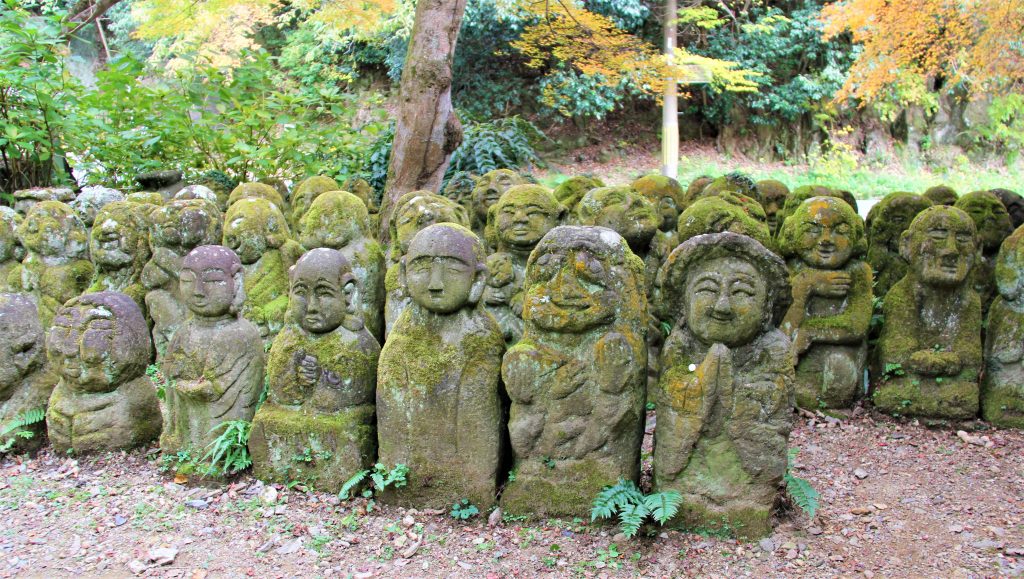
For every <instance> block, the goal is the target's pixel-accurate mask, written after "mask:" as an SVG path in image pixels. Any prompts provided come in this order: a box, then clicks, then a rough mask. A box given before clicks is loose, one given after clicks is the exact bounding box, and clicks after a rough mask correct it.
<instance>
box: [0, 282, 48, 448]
mask: <svg viewBox="0 0 1024 579" xmlns="http://www.w3.org/2000/svg"><path fill="white" fill-rule="evenodd" d="M45 339H46V334H45V332H44V331H43V326H42V324H40V323H39V312H38V310H37V308H36V304H35V301H34V300H33V299H32V298H31V297H30V296H28V295H25V294H4V293H0V424H4V425H7V424H11V423H12V422H14V421H15V420H16V419H17V418H18V417H19V416H24V415H25V413H26V412H29V411H39V410H43V411H45V410H46V405H47V401H48V400H49V399H50V393H51V392H52V391H53V387H54V386H55V385H56V384H57V380H58V379H59V378H58V375H57V374H56V372H55V371H54V368H53V366H52V365H51V364H49V363H48V362H47V358H46V342H45ZM43 426H44V425H43V423H42V422H37V423H35V424H31V425H29V426H27V427H25V428H21V429H17V430H16V431H15V432H9V433H7V434H4V435H2V436H0V444H8V443H9V444H11V450H10V452H28V451H33V450H36V449H38V448H39V447H40V446H42V445H43V443H44V442H46V436H45V433H46V429H45V428H43ZM18 431H26V432H29V433H31V435H32V436H31V437H29V438H24V437H22V436H18V435H17V434H16V432H18ZM12 439H13V440H12Z"/></svg>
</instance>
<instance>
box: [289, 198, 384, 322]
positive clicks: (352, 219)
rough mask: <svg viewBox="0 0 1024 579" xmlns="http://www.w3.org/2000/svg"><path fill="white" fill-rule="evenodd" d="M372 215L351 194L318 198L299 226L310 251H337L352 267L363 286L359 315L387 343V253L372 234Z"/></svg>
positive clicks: (360, 288)
mask: <svg viewBox="0 0 1024 579" xmlns="http://www.w3.org/2000/svg"><path fill="white" fill-rule="evenodd" d="M369 221H370V215H369V213H368V212H367V210H366V205H365V204H364V203H363V201H362V200H361V199H359V198H358V197H356V196H355V195H353V194H352V193H349V192H347V191H328V192H326V193H322V194H321V195H320V196H319V197H317V198H316V199H315V200H314V201H313V204H312V205H311V206H310V208H309V211H307V212H306V215H305V216H303V218H302V220H301V222H300V223H299V227H300V229H299V243H300V244H301V245H302V246H303V247H304V248H306V249H314V248H317V247H329V248H331V249H337V250H338V251H340V252H341V253H342V255H344V256H345V259H346V261H348V263H349V264H351V267H352V273H353V274H354V275H355V278H356V284H357V285H358V286H359V304H358V305H359V313H360V317H362V319H363V322H364V323H365V324H366V327H367V329H369V331H370V333H371V334H373V336H374V337H375V338H377V339H378V340H382V339H384V316H383V314H382V312H383V309H384V251H383V250H382V249H381V247H380V244H379V243H377V240H376V239H374V237H373V236H372V235H371V234H370V228H369V227H370V226H369Z"/></svg>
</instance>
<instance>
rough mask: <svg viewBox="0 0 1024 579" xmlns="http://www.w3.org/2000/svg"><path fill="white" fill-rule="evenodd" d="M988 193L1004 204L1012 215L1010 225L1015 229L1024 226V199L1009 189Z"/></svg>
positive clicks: (992, 190)
mask: <svg viewBox="0 0 1024 579" xmlns="http://www.w3.org/2000/svg"><path fill="white" fill-rule="evenodd" d="M988 192H989V193H991V194H993V195H995V196H996V197H998V198H999V200H1000V201H1002V202H1003V206H1004V207H1006V211H1007V212H1008V213H1009V214H1010V223H1012V224H1013V225H1012V226H1013V228H1014V229H1017V228H1018V227H1020V226H1021V225H1024V197H1021V196H1020V195H1019V194H1018V193H1016V192H1014V191H1010V190H1009V189H999V188H997V189H989V190H988Z"/></svg>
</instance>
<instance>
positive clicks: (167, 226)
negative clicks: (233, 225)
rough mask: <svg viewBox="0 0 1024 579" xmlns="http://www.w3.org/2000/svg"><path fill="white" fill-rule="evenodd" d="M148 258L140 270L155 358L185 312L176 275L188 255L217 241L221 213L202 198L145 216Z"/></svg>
mask: <svg viewBox="0 0 1024 579" xmlns="http://www.w3.org/2000/svg"><path fill="white" fill-rule="evenodd" d="M149 221H150V233H149V247H150V250H151V253H152V257H151V258H150V260H149V263H147V264H146V265H145V267H143V268H142V278H141V279H142V285H144V286H145V287H146V290H147V291H146V312H147V313H148V314H149V317H150V318H151V319H152V320H153V346H154V347H155V348H156V353H157V358H158V359H159V358H160V357H161V355H162V354H163V352H164V351H165V350H166V349H167V344H168V343H170V341H171V338H172V337H173V336H174V332H176V331H177V330H178V327H180V326H181V324H182V322H184V321H185V316H186V313H187V311H188V309H187V307H186V305H185V298H184V297H183V296H181V294H180V293H179V292H180V289H179V284H178V273H179V272H180V271H181V262H182V260H183V259H184V258H185V255H187V254H188V252H190V251H192V250H193V249H194V248H196V247H199V246H200V245H210V244H213V243H217V242H219V241H220V239H221V213H220V209H217V206H216V205H214V204H213V203H210V202H209V201H205V200H202V199H192V200H176V201H171V202H170V203H168V204H167V205H163V206H160V207H155V208H154V209H153V210H152V211H151V212H150V213H149Z"/></svg>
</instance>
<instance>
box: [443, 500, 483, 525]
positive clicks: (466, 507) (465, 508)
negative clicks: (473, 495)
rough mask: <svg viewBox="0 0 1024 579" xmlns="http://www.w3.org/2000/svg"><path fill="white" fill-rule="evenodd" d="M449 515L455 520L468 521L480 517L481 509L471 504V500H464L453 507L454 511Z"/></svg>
mask: <svg viewBox="0 0 1024 579" xmlns="http://www.w3.org/2000/svg"><path fill="white" fill-rule="evenodd" d="M448 514H449V515H451V517H452V518H453V519H458V520H460V521H468V520H469V519H472V518H473V517H475V516H477V515H479V514H480V509H478V508H476V505H474V504H471V503H470V502H469V499H462V500H461V501H459V502H457V503H455V504H454V505H452V511H451V512H450V513H448Z"/></svg>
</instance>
